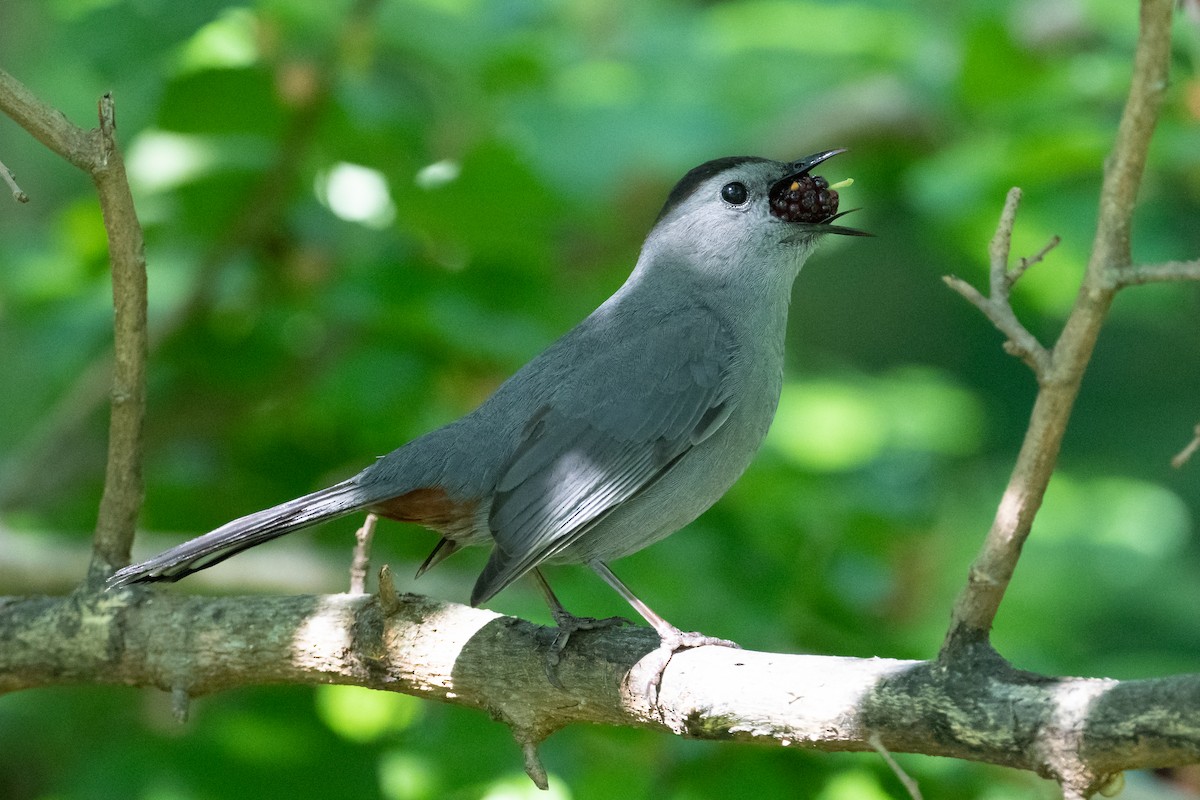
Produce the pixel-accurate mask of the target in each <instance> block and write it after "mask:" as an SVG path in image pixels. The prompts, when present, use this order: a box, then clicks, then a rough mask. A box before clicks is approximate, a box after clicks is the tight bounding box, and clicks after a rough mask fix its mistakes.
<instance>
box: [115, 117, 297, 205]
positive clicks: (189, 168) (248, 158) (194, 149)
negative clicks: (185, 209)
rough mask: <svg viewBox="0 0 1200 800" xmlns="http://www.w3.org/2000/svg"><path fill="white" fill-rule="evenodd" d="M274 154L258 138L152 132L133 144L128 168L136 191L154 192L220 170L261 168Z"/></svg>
mask: <svg viewBox="0 0 1200 800" xmlns="http://www.w3.org/2000/svg"><path fill="white" fill-rule="evenodd" d="M272 151H273V147H272V146H271V145H270V143H269V142H267V140H265V139H262V138H260V137H258V136H194V135H190V134H181V133H168V132H167V131H159V130H154V129H148V130H144V131H142V132H141V133H139V134H138V135H137V136H136V137H135V138H134V139H133V141H132V142H131V143H130V145H129V154H128V155H127V156H126V158H125V165H126V169H127V170H128V172H129V178H130V181H131V182H132V183H133V184H134V186H135V189H137V190H138V191H141V192H144V193H154V192H163V191H168V190H170V189H174V188H176V187H178V186H182V185H183V184H186V183H190V182H192V181H195V180H197V179H199V178H202V177H204V176H205V175H208V174H210V173H213V172H216V171H218V170H244V169H257V168H260V167H262V165H264V164H266V163H267V162H268V161H269V159H270V158H271V153H272Z"/></svg>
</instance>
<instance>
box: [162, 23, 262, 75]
mask: <svg viewBox="0 0 1200 800" xmlns="http://www.w3.org/2000/svg"><path fill="white" fill-rule="evenodd" d="M257 26H258V20H257V19H256V18H255V16H254V12H252V11H251V10H250V9H248V8H230V9H226V10H225V11H223V12H221V14H220V16H218V17H217V18H216V19H215V20H213V21H212V22H210V23H208V24H207V25H205V26H204V27H202V28H200V30H198V31H196V33H195V34H193V36H192V38H191V39H189V40H188V41H187V43H186V44H185V45H184V46H183V49H182V51H181V52H180V54H179V66H180V67H181V68H182V69H184V70H202V69H230V68H237V67H246V66H249V65H251V64H253V63H255V62H256V61H258V40H257V33H258V31H257Z"/></svg>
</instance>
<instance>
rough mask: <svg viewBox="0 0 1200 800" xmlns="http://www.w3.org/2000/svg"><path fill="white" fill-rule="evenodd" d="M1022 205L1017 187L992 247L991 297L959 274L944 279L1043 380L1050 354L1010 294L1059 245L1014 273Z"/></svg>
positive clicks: (1025, 261)
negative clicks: (1014, 244) (1012, 253)
mask: <svg viewBox="0 0 1200 800" xmlns="http://www.w3.org/2000/svg"><path fill="white" fill-rule="evenodd" d="M1020 203H1021V190H1020V189H1019V188H1017V187H1013V188H1012V189H1010V190H1009V191H1008V196H1007V197H1006V198H1005V200H1004V210H1003V211H1002V212H1001V213H1000V222H999V224H997V226H996V233H995V235H993V236H992V241H991V243H990V244H989V245H988V260H989V264H990V268H989V270H988V288H989V291H990V296H988V297H984V296H983V294H982V293H981V292H980V291H979V290H978V289H976V288H975V287H974V286H972V285H971V284H969V283H967V282H966V281H964V280H963V279H962V278H959V277H957V276H955V275H945V276H943V277H942V280H943V281H945V282H946V285H947V286H949V287H950V288H951V289H953V290H954V291H956V292H958V293H959V294H960V295H962V296H963V298H964V299H966V301H967V302H968V303H970V304H971V305H973V306H975V307H976V308H978V309H979V310H980V311H981V312H983V314H984V316H986V317H987V318H988V319H989V320H990V321H991V323H992V324H993V325H995V326H996V328H997V330H999V331H1000V332H1001V333H1003V334H1004V335H1005V336H1007V337H1008V341H1007V342H1005V347H1004V349H1005V351H1006V352H1008V353H1011V354H1012V355H1015V356H1018V357H1019V358H1020V359H1021V360H1022V361H1024V362H1025V363H1026V364H1027V365H1028V366H1029V368H1030V369H1031V370H1033V374H1034V375H1036V376H1037V378H1038V380H1041V379H1042V377H1043V376H1045V374H1046V373H1047V372H1048V371H1049V370H1050V353H1049V351H1048V350H1046V348H1045V347H1043V346H1042V343H1041V342H1039V341H1038V340H1037V337H1036V336H1034V335H1033V334H1032V333H1030V332H1029V330H1028V329H1027V328H1026V327H1025V326H1024V325H1022V324H1021V320H1019V319H1017V315H1016V313H1015V312H1014V311H1013V308H1012V304H1011V303H1010V302H1009V293H1010V290H1011V289H1012V286H1013V284H1015V283H1016V282H1017V280H1019V279H1020V277H1021V275H1023V274H1024V272H1025V270H1026V269H1028V268H1029V267H1030V266H1032V265H1033V264H1036V263H1037V262H1038V261H1040V260H1041V259H1042V257H1043V256H1045V254H1046V253H1047V252H1049V250H1050V248H1051V247H1053V246H1054V245H1055V244H1057V242H1053V243H1051V245H1049V246H1047V247H1046V248H1043V250H1042V251H1041V252H1039V253H1038V254H1037V255H1035V256H1033V258H1030V259H1021V263H1020V265H1019V266H1018V267H1017V268H1015V269H1013V270H1012V271H1010V270H1009V268H1008V260H1009V253H1010V249H1011V247H1012V231H1013V226H1014V225H1015V224H1016V218H1017V208H1018V207H1019V206H1020Z"/></svg>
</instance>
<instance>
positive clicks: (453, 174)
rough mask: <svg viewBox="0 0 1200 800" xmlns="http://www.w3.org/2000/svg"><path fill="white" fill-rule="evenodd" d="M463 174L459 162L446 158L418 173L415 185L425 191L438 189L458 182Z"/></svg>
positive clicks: (423, 168)
mask: <svg viewBox="0 0 1200 800" xmlns="http://www.w3.org/2000/svg"><path fill="white" fill-rule="evenodd" d="M461 174H462V165H461V164H459V163H458V162H457V161H452V160H451V159H448V158H444V159H442V160H441V161H435V162H433V163H432V164H426V165H425V166H424V167H421V169H420V171H419V172H417V177H416V178H414V179H413V180H414V183H416V184H417V186H418V187H420V188H421V189H425V190H427V191H428V190H430V189H437V188H440V187H442V186H445V185H446V184H448V183H453V182H454V181H456V180H458V176H459V175H461Z"/></svg>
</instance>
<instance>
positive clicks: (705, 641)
mask: <svg viewBox="0 0 1200 800" xmlns="http://www.w3.org/2000/svg"><path fill="white" fill-rule="evenodd" d="M658 636H659V645H658V647H657V648H655V649H654V650H651V651H650V652H649V653H647V654H646V655H644V656H642V658H641V660H639V661H638V662H637V663H636V664H634V665H633V668H632V669H630V670H629V673H628V674H627V675H626V676H625V685H626V690H627V691H630V692H632V693H634V694H636V695H638V696H639V697H640V699H641V700H642V701H643V702H645V703H646V704H648V705H649V706H650V707H651V708H657V707H658V692H659V689H660V688H661V686H662V678H663V673H664V672H666V670H667V665H668V664H669V663H671V658H672V657H673V656H674V655H675V654H676V653H678V652H680V651H682V650H691V649H693V648H696V647H708V646H712V647H731V648H733V649H735V650H741V649H742V646H741V645H740V644H738V643H737V642H732V641H730V640H728V639H719V638H717V637H716V636H706V635H705V634H703V633H699V632H697V631H681V630H679V629H678V628H676V627H674V626H673V625H663V626H662V627H659V628H658Z"/></svg>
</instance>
